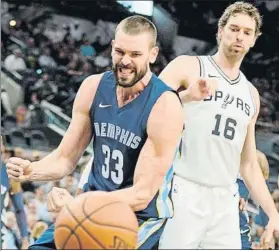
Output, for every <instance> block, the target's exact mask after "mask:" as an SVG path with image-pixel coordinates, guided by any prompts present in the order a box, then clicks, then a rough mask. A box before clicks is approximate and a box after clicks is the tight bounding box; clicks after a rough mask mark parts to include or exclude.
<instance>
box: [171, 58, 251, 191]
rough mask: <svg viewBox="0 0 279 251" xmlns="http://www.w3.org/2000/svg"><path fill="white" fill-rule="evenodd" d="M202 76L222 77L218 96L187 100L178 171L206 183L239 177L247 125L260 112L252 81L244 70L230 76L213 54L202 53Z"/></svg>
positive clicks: (229, 181) (228, 182) (227, 182)
mask: <svg viewBox="0 0 279 251" xmlns="http://www.w3.org/2000/svg"><path fill="white" fill-rule="evenodd" d="M198 59H199V61H200V69H201V76H202V77H206V78H214V79H216V80H217V81H218V87H217V91H216V93H215V96H209V97H207V98H206V99H205V100H203V101H195V102H189V103H185V104H183V109H184V111H185V117H186V120H185V129H184V132H183V136H182V145H181V156H180V158H179V159H177V160H176V161H175V172H176V174H177V175H179V176H181V177H184V178H186V179H189V180H192V181H194V182H197V183H200V184H203V185H206V186H230V185H232V184H233V183H234V182H235V181H236V178H237V174H238V172H239V167H240V156H241V151H242V148H243V145H244V141H245V138H246V133H247V127H248V125H249V123H250V121H251V119H252V117H253V115H254V114H255V112H256V106H255V102H254V100H253V96H252V92H251V88H252V84H251V83H250V82H249V81H248V80H247V79H246V77H245V76H244V74H243V73H242V72H240V74H239V76H238V77H237V79H235V80H230V79H229V78H228V77H227V76H226V74H225V73H224V72H223V71H222V70H221V69H220V68H219V67H218V65H217V64H216V63H215V62H214V60H213V58H212V57H211V56H201V57H198Z"/></svg>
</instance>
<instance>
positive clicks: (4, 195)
mask: <svg viewBox="0 0 279 251" xmlns="http://www.w3.org/2000/svg"><path fill="white" fill-rule="evenodd" d="M5 151H6V149H5V145H4V143H3V138H2V136H1V162H2V163H1V205H0V207H1V225H0V228H1V249H16V248H17V247H16V246H15V245H16V243H14V246H9V245H8V243H7V242H8V241H7V238H8V234H7V233H8V231H9V230H8V229H7V227H6V224H5V222H6V210H7V207H8V204H9V198H10V199H11V202H12V205H13V207H14V210H15V215H16V220H17V224H18V228H19V230H20V236H21V243H18V244H19V245H20V247H21V249H27V247H28V245H29V241H28V230H27V229H28V226H27V220H26V215H25V212H24V206H23V197H22V191H21V185H20V183H19V182H16V181H9V179H8V175H7V170H6V165H5V157H4V154H5Z"/></svg>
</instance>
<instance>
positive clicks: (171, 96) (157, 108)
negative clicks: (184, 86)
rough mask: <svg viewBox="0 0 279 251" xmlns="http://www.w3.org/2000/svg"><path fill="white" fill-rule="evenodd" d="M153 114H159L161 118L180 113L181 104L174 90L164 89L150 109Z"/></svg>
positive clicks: (175, 115)
mask: <svg viewBox="0 0 279 251" xmlns="http://www.w3.org/2000/svg"><path fill="white" fill-rule="evenodd" d="M151 113H152V115H153V116H156V117H157V116H159V117H161V118H162V119H163V118H166V119H167V118H168V117H172V118H174V117H177V116H181V114H182V105H181V102H180V99H179V97H178V95H177V93H176V92H173V91H166V92H164V93H162V95H161V96H160V97H159V98H158V100H157V101H156V103H155V105H154V107H153V109H152V111H151Z"/></svg>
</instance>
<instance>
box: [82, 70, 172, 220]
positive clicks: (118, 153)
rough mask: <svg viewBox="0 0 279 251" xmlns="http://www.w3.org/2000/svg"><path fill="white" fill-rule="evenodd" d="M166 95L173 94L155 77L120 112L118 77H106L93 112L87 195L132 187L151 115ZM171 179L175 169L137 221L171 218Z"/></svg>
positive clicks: (94, 103)
mask: <svg viewBox="0 0 279 251" xmlns="http://www.w3.org/2000/svg"><path fill="white" fill-rule="evenodd" d="M166 91H173V90H172V89H171V88H170V87H168V86H167V85H166V84H164V83H163V82H162V81H161V80H160V79H159V78H157V77H156V76H155V75H154V74H152V77H151V80H150V82H149V83H148V85H147V86H146V87H145V89H144V90H143V91H142V92H141V94H140V95H139V96H137V97H136V98H135V99H134V100H133V101H131V102H129V103H128V104H126V105H125V106H123V107H120V108H119V107H118V103H117V97H116V80H115V75H114V73H113V72H111V71H109V72H105V73H104V75H103V77H102V79H101V81H100V83H99V86H98V89H97V92H96V95H95V98H94V102H93V104H92V107H91V109H90V116H91V122H92V128H93V149H94V161H93V163H92V169H91V172H90V175H89V178H88V184H86V185H85V189H84V190H85V191H88V190H101V191H115V190H118V189H123V188H128V187H131V186H132V185H133V178H134V171H135V168H136V164H137V161H138V157H139V154H140V152H141V149H142V147H143V145H144V144H145V141H146V139H147V131H146V127H147V120H148V117H149V114H150V112H151V110H152V108H153V106H154V104H155V103H156V101H157V99H158V98H159V97H160V96H161V95H162V94H163V93H164V92H166ZM173 92H174V91H173ZM172 178H173V166H171V167H170V169H169V171H168V173H167V175H166V176H165V179H164V184H163V185H162V187H161V188H160V189H159V191H158V192H157V194H156V196H155V197H154V198H153V200H152V201H151V202H150V204H149V205H148V207H147V208H146V209H144V210H143V211H140V212H137V213H136V214H137V216H138V217H144V218H145V217H146V218H168V217H172V215H173V205H172V201H171V188H172Z"/></svg>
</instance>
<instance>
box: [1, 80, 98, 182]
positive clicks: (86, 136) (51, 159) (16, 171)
mask: <svg viewBox="0 0 279 251" xmlns="http://www.w3.org/2000/svg"><path fill="white" fill-rule="evenodd" d="M101 76H102V75H93V76H90V77H88V78H86V79H85V80H84V82H83V83H82V85H81V87H80V89H79V91H78V93H77V95H76V98H75V102H74V106H73V113H72V120H71V123H70V126H69V128H68V130H67V132H66V134H65V136H64V137H63V139H62V141H61V143H60V145H59V146H58V148H57V149H56V150H55V151H53V152H52V153H51V154H49V155H48V156H46V157H45V158H43V159H42V160H40V161H37V162H33V163H31V164H30V161H28V160H22V159H20V158H11V159H9V161H8V163H7V171H8V175H9V177H10V178H11V179H15V180H18V181H22V180H38V181H48V180H59V179H61V178H63V177H65V176H67V175H69V174H70V173H72V172H73V170H74V168H75V166H76V164H77V162H78V160H79V158H80V157H81V156H82V154H83V152H84V150H85V149H86V147H87V145H88V144H89V142H90V140H91V138H92V128H91V121H90V114H89V110H90V107H91V105H92V102H93V99H94V97H95V93H96V90H97V87H98V84H99V82H100V79H101Z"/></svg>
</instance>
